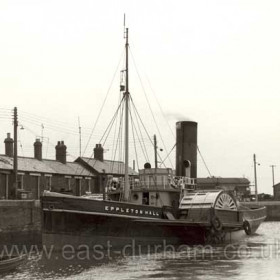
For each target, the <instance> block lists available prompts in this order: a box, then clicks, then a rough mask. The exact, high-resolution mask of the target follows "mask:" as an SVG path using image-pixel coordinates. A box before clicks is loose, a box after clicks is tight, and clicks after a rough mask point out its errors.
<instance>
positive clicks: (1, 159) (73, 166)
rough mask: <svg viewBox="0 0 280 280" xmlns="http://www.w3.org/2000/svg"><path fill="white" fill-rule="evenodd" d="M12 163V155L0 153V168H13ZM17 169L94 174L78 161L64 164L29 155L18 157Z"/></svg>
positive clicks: (20, 170) (71, 174)
mask: <svg viewBox="0 0 280 280" xmlns="http://www.w3.org/2000/svg"><path fill="white" fill-rule="evenodd" d="M13 163H14V159H13V158H12V157H8V156H6V155H0V170H6V171H11V170H13ZM18 171H19V172H30V173H32V172H34V173H46V174H60V175H69V176H94V175H93V174H92V173H91V172H90V171H89V170H86V169H85V168H84V167H83V166H81V164H79V163H78V162H67V163H66V164H63V163H61V162H59V161H56V160H49V159H42V160H38V159H36V158H29V157H18Z"/></svg>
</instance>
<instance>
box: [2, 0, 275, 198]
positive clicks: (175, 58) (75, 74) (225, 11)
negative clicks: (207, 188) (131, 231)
mask: <svg viewBox="0 0 280 280" xmlns="http://www.w3.org/2000/svg"><path fill="white" fill-rule="evenodd" d="M279 8H280V2H279V1H277V0H276V1H272V0H270V1H269V0H268V1H258V0H252V1H249V0H241V1H238V0H235V1H233V0H232V1H231V0H228V1H224V0H221V1H217V0H216V1H215V0H212V1H206V0H198V1H186V0H173V1H166V0H160V1H155V0H149V1H146V0H141V1H135V0H134V1H131V0H130V1H124V0H118V1H109V0H104V1H94V0H88V1H86V0H79V1H77V0H72V1H71V0H67V1H66V0H56V1H52V0H49V1H43V0H34V1H31V0H30V1H28V0H1V1H0V34H1V36H0V61H1V63H0V93H1V95H0V96H1V105H0V126H1V129H0V137H1V138H2V139H3V141H4V138H5V137H6V133H7V132H13V127H12V109H13V108H14V107H17V108H18V112H19V144H20V147H19V155H22V156H33V142H34V140H35V138H37V137H41V139H42V140H43V147H44V149H43V157H45V158H54V155H55V152H54V151H55V148H54V146H55V145H56V143H57V141H60V140H64V141H65V143H66V145H67V151H68V160H69V161H71V160H74V159H75V158H76V157H78V156H79V153H80V150H79V133H78V129H79V123H80V126H81V131H82V154H83V155H85V156H90V155H91V152H92V149H93V147H94V145H95V144H96V143H99V141H100V138H101V137H102V135H103V132H102V130H104V128H105V127H106V125H107V124H108V123H109V121H110V119H111V117H112V115H113V114H114V112H115V110H116V108H117V101H118V99H119V96H120V93H119V83H120V71H121V70H122V69H123V54H124V43H125V41H124V38H123V15H124V13H125V14H126V26H127V27H128V28H129V41H130V92H131V96H132V98H133V100H134V102H135V104H136V106H137V108H139V112H140V113H141V114H142V115H143V122H144V123H145V125H146V126H147V130H148V131H149V136H151V137H152V135H153V134H157V138H158V145H159V147H162V148H163V152H161V153H162V158H165V155H166V153H169V151H170V150H171V149H172V147H173V146H174V144H175V139H174V134H175V123H176V121H179V120H194V121H196V122H198V145H199V148H200V151H201V153H202V155H203V158H204V160H205V162H206V164H207V167H208V168H209V170H210V174H211V176H217V177H219V176H220V177H246V178H248V179H249V180H250V181H251V183H252V184H254V173H253V154H254V153H255V154H256V157H257V162H258V163H259V164H260V165H258V166H257V176H258V190H259V192H265V193H272V191H273V189H272V169H271V167H270V166H271V165H276V167H275V183H278V182H280V148H279V143H280V130H279V128H280V114H279V113H278V110H279V105H280V84H279V74H280V54H279V49H280V37H279V26H280V17H279ZM106 96H107V97H108V98H106ZM105 99H106V102H105V105H104V110H103V111H102V113H101V115H100V116H99V112H100V108H101V107H102V104H103V102H104V100H105ZM110 100H111V101H110ZM147 100H149V102H147ZM150 108H151V109H152V110H150ZM151 111H153V112H154V113H153V115H152V113H151ZM154 118H155V119H156V121H157V125H154V124H152V123H153V119H154ZM97 120H98V122H97V123H98V124H97V125H95V124H96V121H97ZM156 126H158V127H159V130H160V131H161V132H159V131H158V130H157V127H156ZM93 128H94V129H93ZM91 134H92V137H91V138H90V140H89V136H90V135H91ZM109 139H111V141H112V138H109ZM3 141H2V145H0V153H1V154H4V143H3ZM144 141H145V142H147V143H148V142H149V139H148V137H146V136H145V137H144ZM109 142H110V141H108V143H107V144H106V145H104V148H105V158H108V159H109V157H110V155H111V154H113V151H112V148H113V146H112V144H110V143H109ZM131 145H132V143H131ZM149 153H150V154H151V159H150V161H152V160H153V156H152V154H153V153H152V150H149ZM132 159H133V156H132V157H131V160H132ZM169 163H170V164H174V150H173V153H171V161H169V162H168V161H167V162H166V164H169ZM131 164H132V163H130V165H131ZM198 176H199V177H206V176H209V173H208V172H207V170H206V168H205V166H204V165H203V162H202V160H201V158H200V156H199V155H198Z"/></svg>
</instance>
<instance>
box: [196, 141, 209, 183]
mask: <svg viewBox="0 0 280 280" xmlns="http://www.w3.org/2000/svg"><path fill="white" fill-rule="evenodd" d="M197 150H198V152H199V154H200V157H201V159H202V161H203V164H204V166H205V168H206V169H207V172H208V174H209V176H210V177H212V175H211V172H210V170H209V168H208V167H207V164H206V162H205V160H204V158H203V156H202V154H201V152H200V149H199V147H198V145H197Z"/></svg>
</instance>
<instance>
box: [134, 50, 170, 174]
mask: <svg viewBox="0 0 280 280" xmlns="http://www.w3.org/2000/svg"><path fill="white" fill-rule="evenodd" d="M129 50H130V53H131V57H132V61H133V64H134V67H135V69H136V73H137V75H138V78H139V81H140V84H141V87H142V90H143V92H144V95H145V99H146V101H147V103H148V107H149V110H150V113H151V115H152V117H153V120H154V123H155V125H156V129H157V132H158V134H159V137H160V139H161V142H162V144H163V147H164V150H165V151H167V148H166V146H165V143H164V141H163V137H162V135H161V133H160V130H159V127H158V124H157V122H156V119H155V115H154V113H153V110H152V108H151V105H150V102H149V99H148V96H147V93H146V91H145V88H144V86H143V82H142V79H141V77H140V74H139V71H138V68H137V66H136V63H135V59H134V56H133V54H132V52H131V49H130V48H129ZM168 160H169V163H170V165H171V166H172V169H174V167H173V164H172V161H171V160H170V158H168Z"/></svg>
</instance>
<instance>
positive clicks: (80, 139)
mask: <svg viewBox="0 0 280 280" xmlns="http://www.w3.org/2000/svg"><path fill="white" fill-rule="evenodd" d="M78 124H79V150H80V157H81V156H82V130H81V129H82V128H81V123H80V117H78Z"/></svg>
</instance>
